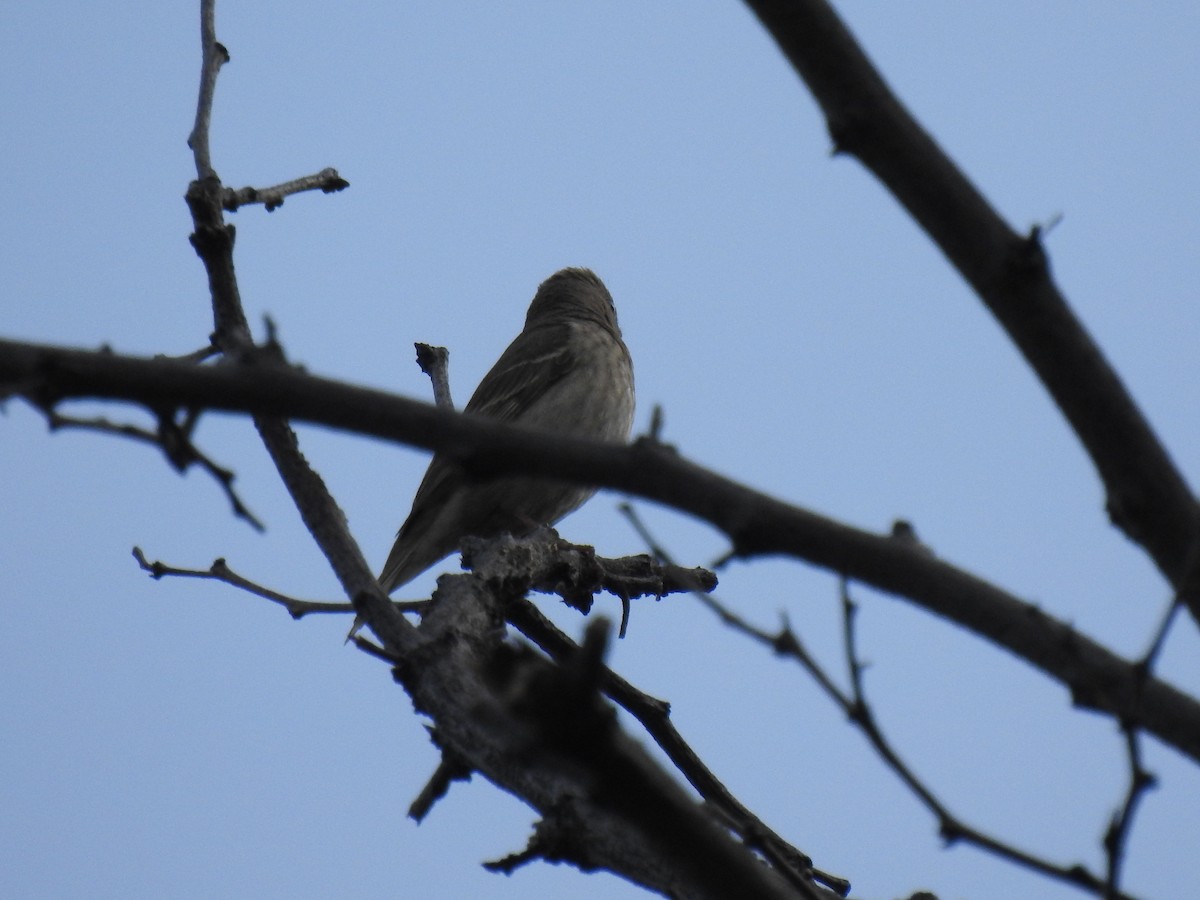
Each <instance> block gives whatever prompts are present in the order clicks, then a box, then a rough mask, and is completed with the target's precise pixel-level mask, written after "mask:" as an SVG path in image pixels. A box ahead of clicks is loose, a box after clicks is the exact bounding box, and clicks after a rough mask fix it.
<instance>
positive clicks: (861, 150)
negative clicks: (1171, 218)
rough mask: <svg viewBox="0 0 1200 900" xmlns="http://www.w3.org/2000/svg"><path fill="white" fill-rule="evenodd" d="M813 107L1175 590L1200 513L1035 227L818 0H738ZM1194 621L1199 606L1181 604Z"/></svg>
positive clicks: (1197, 533)
mask: <svg viewBox="0 0 1200 900" xmlns="http://www.w3.org/2000/svg"><path fill="white" fill-rule="evenodd" d="M746 3H747V5H748V6H749V7H750V8H751V9H752V10H753V11H754V13H755V15H757V16H758V18H759V20H760V21H761V22H762V23H763V25H764V26H765V27H766V28H767V30H768V31H769V32H770V33H771V36H772V37H773V38H774V39H775V41H776V43H778V44H779V47H780V49H781V50H782V51H783V53H784V55H785V56H786V57H787V58H788V60H789V61H790V62H791V63H792V65H793V66H794V67H795V69H796V71H797V72H798V73H799V74H800V76H801V78H803V79H804V82H805V83H806V84H807V85H808V88H809V90H811V91H812V93H813V96H814V97H815V98H816V100H817V102H818V103H819V104H820V106H821V109H822V111H823V112H824V114H825V117H826V120H827V122H828V126H829V132H830V134H831V135H832V137H833V140H834V143H835V145H836V147H837V149H838V150H840V151H844V152H847V153H850V154H853V155H854V156H856V157H857V158H858V159H859V160H860V161H861V162H862V163H863V165H865V166H866V167H867V168H868V169H870V170H871V171H872V172H873V173H874V174H875V176H876V177H877V178H879V180H880V181H882V182H883V184H884V185H885V186H886V187H887V188H888V190H890V191H891V192H892V194H893V195H894V196H895V197H896V199H897V200H899V201H900V203H901V204H903V206H904V208H905V209H907V210H908V212H909V213H910V214H911V215H912V217H913V218H914V219H915V220H916V221H917V223H918V224H919V225H920V226H921V227H922V228H923V229H925V231H926V233H928V235H929V236H930V237H931V238H932V239H933V240H934V242H935V243H936V244H937V246H938V247H939V248H940V249H941V251H942V252H943V253H944V254H945V255H946V257H947V259H949V260H950V262H951V264H953V265H954V267H955V268H956V269H958V271H959V273H960V274H961V275H962V276H963V278H965V279H966V280H967V282H968V283H969V284H970V285H971V287H972V288H974V290H975V291H976V293H978V294H979V296H980V297H981V298H982V299H983V301H984V303H985V304H987V307H988V309H989V310H991V312H992V314H993V315H994V316H995V317H996V319H997V320H999V322H1000V324H1001V325H1002V326H1003V327H1004V329H1005V330H1006V331H1007V332H1008V335H1009V337H1010V338H1011V339H1012V340H1013V343H1015V344H1016V345H1017V347H1018V349H1020V351H1021V353H1022V354H1023V355H1024V356H1025V359H1026V360H1027V361H1028V362H1029V364H1030V366H1032V367H1033V369H1034V371H1035V372H1036V373H1037V375H1038V377H1039V378H1040V379H1041V381H1042V383H1043V384H1044V385H1045V386H1046V389H1047V390H1048V391H1049V392H1050V395H1051V397H1053V398H1054V402H1055V403H1056V404H1058V407H1059V409H1060V410H1062V412H1063V415H1064V416H1066V418H1067V421H1068V422H1070V424H1071V427H1072V428H1073V429H1074V430H1075V433H1076V435H1077V436H1078V437H1079V440H1080V441H1081V442H1082V443H1083V446H1084V448H1085V449H1086V450H1087V452H1088V454H1089V455H1090V456H1091V458H1092V462H1093V463H1094V464H1095V466H1096V469H1097V470H1098V472H1099V474H1100V477H1101V479H1102V480H1103V482H1104V487H1105V490H1106V491H1107V494H1108V502H1107V506H1108V512H1109V516H1110V517H1111V519H1112V521H1113V523H1114V524H1115V525H1117V526H1118V527H1119V528H1121V530H1122V531H1124V532H1125V533H1126V534H1127V535H1128V536H1129V537H1130V538H1131V539H1132V540H1134V541H1137V542H1138V543H1139V544H1141V545H1142V546H1143V547H1144V548H1145V549H1146V551H1147V552H1148V553H1149V554H1150V556H1151V558H1153V560H1154V562H1155V564H1156V565H1157V566H1158V568H1159V570H1160V571H1162V573H1163V574H1164V575H1165V576H1166V577H1167V579H1168V580H1169V581H1170V582H1171V583H1172V584H1173V585H1174V586H1175V587H1176V588H1178V587H1179V586H1180V583H1181V580H1182V578H1183V575H1184V571H1185V568H1186V564H1187V560H1188V557H1189V554H1190V553H1191V552H1192V548H1193V545H1194V544H1195V543H1196V542H1197V540H1198V537H1200V507H1198V506H1197V503H1196V499H1195V498H1194V497H1193V495H1192V492H1191V490H1190V489H1189V488H1188V486H1187V483H1186V482H1185V480H1184V478H1183V476H1182V474H1181V473H1180V472H1179V470H1178V469H1177V468H1176V467H1175V464H1174V463H1173V462H1172V461H1171V458H1170V456H1169V455H1168V454H1167V451H1166V449H1165V448H1164V447H1163V446H1162V444H1161V443H1160V442H1159V440H1158V438H1157V436H1156V435H1155V434H1154V432H1153V430H1152V429H1151V428H1150V425H1149V423H1148V422H1147V421H1146V419H1145V418H1144V417H1143V415H1142V413H1141V411H1140V410H1139V409H1138V407H1137V405H1136V404H1135V403H1134V402H1133V398H1132V397H1130V395H1129V392H1128V391H1127V390H1126V389H1125V386H1124V385H1123V384H1122V383H1121V380H1120V378H1119V377H1118V376H1117V374H1116V372H1115V371H1113V369H1112V367H1111V366H1110V365H1109V364H1108V361H1107V360H1106V359H1105V358H1104V355H1103V354H1102V353H1101V351H1100V348H1099V347H1098V346H1096V344H1095V342H1094V341H1093V340H1092V338H1091V336H1090V335H1089V334H1088V333H1087V331H1086V330H1085V329H1084V327H1083V325H1082V323H1081V322H1080V321H1079V320H1078V319H1077V318H1076V317H1075V314H1074V313H1073V312H1072V311H1071V309H1070V307H1068V305H1067V302H1066V300H1065V299H1064V298H1063V296H1062V294H1061V293H1060V292H1059V290H1058V288H1057V287H1056V286H1055V284H1054V282H1053V281H1052V280H1051V278H1050V272H1049V266H1048V263H1047V260H1046V256H1045V254H1044V252H1043V250H1042V246H1041V241H1040V235H1039V233H1038V230H1037V229H1034V231H1033V233H1032V234H1031V235H1030V236H1029V237H1027V238H1026V237H1021V236H1019V235H1017V234H1016V233H1015V232H1014V231H1013V230H1012V229H1011V228H1010V227H1009V226H1008V224H1007V223H1005V222H1004V220H1003V219H1001V218H1000V216H999V215H998V214H997V213H996V211H995V210H994V209H992V207H991V206H990V205H989V204H988V202H987V200H986V199H985V198H984V197H983V195H982V194H980V192H979V191H978V190H977V189H976V188H975V186H974V185H973V184H971V182H970V181H969V180H968V179H967V178H966V176H965V175H964V174H963V173H962V172H961V171H959V169H958V168H957V167H956V166H955V165H954V163H953V162H952V161H951V160H950V159H949V157H947V156H946V154H945V153H944V152H943V151H942V149H941V148H940V147H938V145H937V144H936V143H935V142H934V141H933V139H932V138H931V137H930V136H929V134H927V133H926V132H925V130H924V129H923V128H922V127H921V126H920V124H919V123H918V122H917V121H916V120H915V119H913V117H912V116H911V115H910V114H909V112H908V110H906V109H905V108H904V106H903V105H902V104H901V103H900V101H899V100H898V99H897V98H896V96H895V95H894V94H892V92H891V90H890V89H889V88H888V86H887V85H886V84H885V83H884V81H883V78H882V77H881V76H880V74H879V73H878V72H877V71H876V70H875V68H874V67H873V66H872V65H871V62H870V61H869V60H868V59H867V57H866V55H865V54H864V53H863V51H862V50H861V48H860V47H859V46H858V44H857V43H856V42H855V41H854V38H853V37H852V36H851V34H850V33H849V31H847V29H846V27H845V25H844V24H843V23H842V22H841V20H840V19H839V18H838V16H837V14H836V13H835V12H834V11H833V9H832V8H831V7H830V6H829V4H828V3H826V2H824V0H746ZM1189 599H1190V600H1191V601H1192V602H1191V604H1190V609H1191V612H1192V615H1193V616H1194V617H1196V619H1197V621H1200V598H1195V597H1192V598H1189Z"/></svg>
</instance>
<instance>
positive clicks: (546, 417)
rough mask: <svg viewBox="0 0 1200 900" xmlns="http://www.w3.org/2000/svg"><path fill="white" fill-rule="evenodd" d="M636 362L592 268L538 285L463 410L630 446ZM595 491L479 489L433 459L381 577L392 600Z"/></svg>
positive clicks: (502, 485)
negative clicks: (453, 557)
mask: <svg viewBox="0 0 1200 900" xmlns="http://www.w3.org/2000/svg"><path fill="white" fill-rule="evenodd" d="M634 403H635V400H634V383H633V362H632V360H631V358H630V356H629V349H628V348H627V347H626V346H625V342H624V340H623V339H622V337H621V329H620V328H619V327H618V325H617V312H616V308H615V306H614V305H613V299H612V295H611V294H609V292H608V289H607V288H606V287H605V286H604V282H602V281H601V280H600V279H599V278H598V277H597V276H596V275H595V273H593V272H592V271H591V270H590V269H583V268H566V269H562V270H560V271H558V272H556V273H554V274H553V275H551V276H550V277H549V278H547V279H546V280H545V281H543V282H542V283H541V285H539V286H538V289H537V292H536V294H535V295H534V297H533V302H532V303H530V304H529V311H528V313H526V316H525V326H524V328H523V329H522V330H521V333H520V334H518V335H517V337H516V338H515V339H514V340H513V342H512V343H511V344H509V345H508V349H506V350H505V351H504V353H502V354H501V356H500V358H499V359H498V360H497V361H496V364H495V365H494V366H492V368H491V370H490V371H489V372H488V373H487V374H486V375H485V376H484V377H483V380H482V381H481V382H480V383H479V387H477V388H476V389H475V393H474V394H473V395H472V396H471V399H470V400H469V401H468V402H467V405H466V407H465V409H464V410H463V411H464V412H465V413H466V414H467V415H479V416H486V417H488V418H492V419H498V420H500V421H503V422H510V423H512V424H514V425H523V426H527V427H530V428H539V429H544V430H547V431H553V432H555V433H558V434H563V435H569V436H571V437H577V438H588V439H591V440H596V441H604V442H607V443H625V442H626V441H628V439H629V431H630V428H631V427H632V426H633V412H634ZM595 492H596V489H595V488H594V487H588V486H585V485H578V484H571V483H570V482H564V481H554V480H548V479H540V478H535V477H529V476H524V475H523V476H519V477H503V478H497V479H492V480H487V481H472V480H471V479H469V478H468V477H467V476H466V475H465V474H464V473H463V471H462V469H461V468H459V467H458V466H457V465H456V464H455V463H454V462H452V461H451V460H450V459H449V458H447V457H445V456H440V455H435V456H434V457H433V459H432V460H431V461H430V463H429V468H428V469H427V470H426V472H425V477H424V478H423V479H422V480H421V484H420V486H419V487H418V488H417V493H416V496H415V498H414V499H413V505H412V511H411V512H410V513H409V514H408V518H407V519H406V520H405V521H404V524H403V525H401V526H400V530H399V532H398V533H397V535H396V541H395V544H394V545H393V546H392V551H391V553H389V554H388V558H387V562H386V563H384V566H383V569H382V571H381V572H380V575H379V584H380V586H381V587H382V588H383V589H384V591H386V592H387V593H389V594H390V593H392V592H393V591H395V590H396V589H397V588H399V587H401V586H403V585H405V584H407V583H408V582H409V581H411V580H412V579H414V578H416V577H417V576H418V575H420V574H421V573H422V572H424V571H425V570H426V569H428V568H430V567H431V566H433V565H434V564H435V563H437V562H439V561H441V560H442V559H444V558H445V557H447V556H449V555H450V554H451V553H453V552H454V551H456V550H457V549H458V547H459V544H460V542H461V541H462V539H463V538H465V537H467V536H473V537H493V536H496V535H499V534H502V533H505V532H507V533H510V534H515V535H523V534H528V533H530V532H532V531H533V530H534V529H535V528H537V527H538V526H541V525H554V524H555V523H557V522H558V521H559V520H560V519H562V518H563V517H564V516H566V515H567V514H568V513H570V512H573V511H574V510H576V509H578V508H579V507H580V506H581V505H582V504H583V503H584V502H585V501H586V500H587V499H588V498H589V497H591V496H592V494H594V493H595Z"/></svg>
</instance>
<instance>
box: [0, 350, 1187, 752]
mask: <svg viewBox="0 0 1200 900" xmlns="http://www.w3.org/2000/svg"><path fill="white" fill-rule="evenodd" d="M249 358H250V357H248V359H249ZM6 387H7V388H8V390H9V391H12V392H19V393H21V394H23V395H26V396H29V397H31V399H32V400H33V401H34V402H36V403H38V404H39V405H45V404H47V403H50V404H52V403H53V402H55V401H56V400H58V399H61V398H64V397H93V398H109V399H117V398H120V399H127V400H131V401H134V402H139V403H142V404H144V405H148V406H151V407H152V408H169V407H171V406H172V405H180V406H187V407H192V408H197V409H200V408H214V409H226V410H241V411H244V412H251V413H260V414H263V415H276V416H282V417H285V418H288V419H297V420H303V421H309V422H317V423H321V424H325V425H329V426H332V427H335V428H342V429H345V430H348V431H354V432H356V433H359V434H367V435H373V436H375V437H381V438H386V439H389V440H397V441H401V442H403V443H407V444H411V445H414V446H419V447H425V448H427V449H431V450H437V451H438V452H440V453H445V454H447V455H449V456H451V457H453V458H454V459H455V460H456V461H457V462H458V463H459V464H460V465H461V466H463V468H464V469H466V470H467V471H469V472H471V473H472V475H474V476H475V477H479V478H487V477H494V476H496V475H500V474H531V475H541V476H545V477H555V478H563V479H566V480H575V481H580V482H583V483H587V484H598V485H607V486H609V487H614V488H619V489H621V490H625V491H628V492H629V493H633V494H638V495H640V496H643V497H647V498H649V499H653V500H657V501H659V502H661V503H664V504H666V505H668V506H672V507H674V508H676V509H679V510H682V511H684V512H690V513H692V514H693V515H696V516H698V517H699V518H701V519H704V520H705V521H708V522H710V523H712V524H713V525H715V526H716V527H718V528H720V529H721V530H723V531H724V532H725V533H726V534H728V535H729V536H730V539H731V541H732V542H733V544H734V547H735V548H736V550H737V552H738V555H740V556H742V557H752V556H758V555H788V556H793V557H796V558H798V559H805V560H808V561H809V562H812V563H814V564H816V565H820V566H824V567H826V568H828V569H831V570H833V571H835V572H839V573H842V574H845V575H846V576H847V577H849V578H852V579H854V580H855V581H861V582H864V583H866V584H869V585H872V586H873V587H876V588H878V589H880V590H882V591H885V592H887V593H891V594H895V595H898V596H902V597H907V598H910V599H912V600H914V601H915V602H917V603H918V604H919V605H920V606H922V607H923V608H925V609H927V610H929V611H930V612H933V613H935V614H936V615H938V616H941V617H943V618H945V619H948V620H950V621H953V622H957V623H958V624H960V625H962V626H963V627H964V628H967V629H968V630H970V631H972V632H974V633H976V634H978V635H980V636H982V637H984V638H987V639H989V640H991V641H993V642H994V643H996V644H997V645H999V646H1002V647H1004V648H1006V649H1008V650H1009V651H1011V652H1012V653H1014V654H1015V655H1017V656H1019V657H1021V658H1022V659H1025V660H1026V661H1027V662H1029V663H1030V664H1031V665H1033V666H1035V667H1036V668H1038V669H1040V670H1041V671H1043V672H1045V673H1046V674H1047V675H1049V676H1051V677H1052V678H1054V679H1055V680H1057V681H1060V682H1061V683H1063V684H1064V685H1066V686H1067V687H1068V688H1069V689H1070V691H1071V696H1072V699H1073V700H1074V702H1075V703H1076V704H1077V705H1079V706H1081V707H1084V708H1087V709H1093V710H1096V711H1098V712H1104V713H1108V714H1109V715H1112V716H1113V717H1114V718H1116V719H1118V720H1121V721H1124V720H1128V721H1136V722H1139V723H1140V724H1141V725H1142V726H1143V727H1144V728H1145V729H1146V730H1147V731H1149V732H1150V733H1152V734H1154V735H1155V736H1157V737H1159V738H1160V739H1161V740H1163V741H1165V742H1166V743H1168V744H1170V745H1171V746H1173V747H1175V748H1177V749H1178V750H1180V751H1181V752H1183V753H1185V754H1187V755H1188V756H1190V757H1192V758H1193V759H1196V760H1198V761H1200V703H1197V701H1196V700H1194V699H1193V698H1191V697H1188V696H1187V695H1185V694H1183V693H1182V692H1180V691H1178V690H1177V689H1175V688H1173V687H1171V686H1170V685H1168V684H1166V683H1164V682H1162V681H1161V680H1159V679H1156V678H1150V679H1148V680H1146V681H1145V683H1144V684H1143V679H1142V675H1141V674H1140V672H1139V671H1138V669H1137V667H1136V666H1134V665H1133V664H1131V663H1129V662H1128V661H1127V660H1125V659H1123V658H1121V657H1120V656H1118V655H1117V654H1115V653H1113V652H1112V651H1110V650H1108V649H1107V648H1105V647H1103V646H1101V645H1100V644H1098V643H1096V642H1095V641H1092V640H1090V639H1089V638H1088V637H1087V636H1086V635H1083V634H1081V633H1080V632H1079V631H1077V630H1076V629H1075V628H1073V627H1071V626H1070V625H1067V624H1066V623H1063V622H1060V621H1058V620H1056V619H1054V618H1053V617H1051V616H1049V615H1047V614H1046V613H1044V612H1043V611H1042V610H1041V609H1039V608H1038V607H1037V606H1035V605H1033V604H1029V603H1025V602H1023V601H1021V600H1020V599H1018V598H1017V597H1015V596H1013V595H1012V594H1009V593H1007V592H1005V591H1004V590H1002V589H1001V588H999V587H997V586H995V585H993V584H990V583H988V582H986V581H984V580H982V579H980V578H977V577H975V576H974V575H972V574H971V573H969V572H965V571H963V570H961V569H958V568H956V567H954V566H952V565H950V564H949V563H948V562H946V561H945V560H942V559H939V558H937V557H933V556H931V555H930V554H928V553H926V552H923V551H922V550H921V549H920V548H915V547H913V546H911V545H909V543H908V542H905V541H897V540H895V539H894V538H892V537H891V536H890V535H878V534H871V533H869V532H866V531H862V530H860V529H856V528H852V527H850V526H847V525H843V524H842V523H840V522H835V521H833V520H831V519H827V518H825V517H823V516H819V515H817V514H816V513H813V512H810V511H808V510H805V509H802V508H800V507H796V506H792V505H790V504H787V503H784V502H783V501H781V500H778V499H776V498H774V497H771V496H769V495H767V494H763V493H761V492H759V491H755V490H752V489H750V488H748V487H746V486H744V485H741V484H739V483H737V482H735V481H732V480H730V479H727V478H724V477H722V476H720V475H718V474H716V473H714V472H710V471H708V470H706V469H703V468H701V467H700V466H698V465H696V464H695V463H692V462H690V461H688V460H686V459H684V458H683V457H681V456H679V455H678V454H676V453H674V452H672V451H670V450H669V449H665V448H662V447H660V446H659V445H656V444H653V443H652V442H647V441H643V442H638V443H636V444H634V445H632V446H629V447H620V446H615V445H610V444H595V443H590V442H588V441H582V440H577V439H574V438H569V437H564V436H561V435H551V434H546V433H541V432H537V431H532V430H528V429H523V428H518V427H516V426H513V425H509V424H507V423H504V422H499V421H496V420H493V419H487V418H484V417H480V416H466V415H462V414H459V413H450V412H447V411H444V410H439V409H436V408H435V407H432V406H429V405H428V404H424V403H419V402H417V401H415V400H409V399H406V398H403V397H396V396H393V395H390V394H386V393H384V392H382V391H374V390H369V389H366V388H359V387H352V386H350V385H345V384H340V383H338V382H334V381H330V380H327V379H323V378H317V377H315V376H313V375H309V374H307V373H305V372H300V371H297V370H295V369H292V368H290V367H287V366H285V365H282V364H273V365H272V364H268V365H255V364H251V363H243V364H241V365H223V366H192V365H187V364H183V363H177V362H172V361H170V360H147V359H138V358H135V357H126V356H119V355H116V354H112V353H93V352H88V351H83V350H67V349H63V348H57V347H46V346H40V345H33V344H23V343H18V342H13V341H3V340H0V396H2V395H3V393H4V390H5V388H6ZM306 521H307V519H306ZM310 527H311V526H310ZM355 552H356V553H358V551H357V548H355ZM359 558H360V559H361V555H359ZM362 565H363V567H364V568H363V569H361V570H360V571H362V572H369V570H367V569H366V568H365V563H363V564H362ZM334 570H335V572H338V570H339V567H338V566H335V569H334ZM339 577H340V574H339ZM370 585H372V586H373V585H374V579H373V578H372V579H371V581H370ZM380 599H381V600H383V598H380ZM384 602H386V601H384Z"/></svg>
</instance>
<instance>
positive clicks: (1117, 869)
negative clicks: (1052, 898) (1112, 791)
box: [1104, 726, 1158, 900]
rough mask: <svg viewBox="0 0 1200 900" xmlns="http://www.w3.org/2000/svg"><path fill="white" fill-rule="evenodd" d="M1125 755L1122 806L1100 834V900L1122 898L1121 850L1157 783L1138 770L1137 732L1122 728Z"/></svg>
mask: <svg viewBox="0 0 1200 900" xmlns="http://www.w3.org/2000/svg"><path fill="white" fill-rule="evenodd" d="M1124 733H1125V752H1126V755H1127V757H1128V759H1129V788H1128V790H1127V791H1126V793H1125V802H1124V803H1122V804H1121V809H1120V811H1119V812H1117V813H1115V814H1114V815H1113V817H1112V821H1111V822H1110V823H1109V826H1108V830H1107V831H1106V832H1105V833H1104V853H1105V857H1106V859H1107V860H1108V877H1107V878H1105V880H1104V900H1117V898H1119V897H1121V896H1123V895H1122V894H1121V891H1120V886H1121V866H1122V864H1123V863H1124V860H1125V847H1126V844H1127V843H1128V840H1129V834H1130V832H1131V831H1132V828H1133V817H1134V815H1135V813H1136V812H1137V807H1138V804H1139V802H1140V801H1141V799H1142V798H1143V797H1144V796H1145V795H1146V792H1147V791H1149V790H1150V789H1151V788H1153V787H1156V786H1157V785H1158V779H1157V778H1155V777H1154V774H1153V773H1152V772H1148V771H1147V770H1146V769H1144V768H1143V767H1142V750H1141V740H1140V738H1139V736H1138V730H1137V728H1135V727H1133V726H1129V727H1126V728H1125V729H1124Z"/></svg>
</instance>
